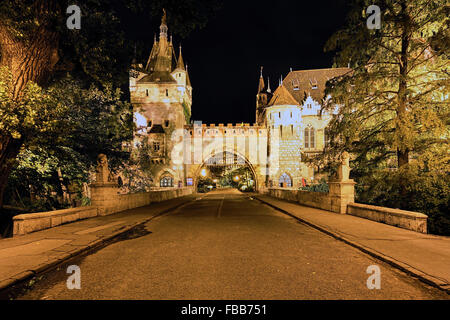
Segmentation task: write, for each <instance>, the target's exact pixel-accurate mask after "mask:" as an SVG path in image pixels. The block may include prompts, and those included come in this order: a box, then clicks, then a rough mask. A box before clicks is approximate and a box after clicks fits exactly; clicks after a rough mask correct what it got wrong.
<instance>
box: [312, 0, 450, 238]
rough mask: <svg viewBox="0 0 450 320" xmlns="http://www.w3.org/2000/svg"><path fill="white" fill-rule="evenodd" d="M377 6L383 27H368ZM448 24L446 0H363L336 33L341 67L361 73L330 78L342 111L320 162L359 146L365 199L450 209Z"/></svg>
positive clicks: (356, 166)
mask: <svg viewBox="0 0 450 320" xmlns="http://www.w3.org/2000/svg"><path fill="white" fill-rule="evenodd" d="M371 4H376V5H378V6H379V7H380V8H381V12H382V22H381V29H379V30H376V29H375V30H369V29H368V28H367V26H366V19H367V17H366V15H365V10H366V8H367V7H368V6H369V5H371ZM448 25H449V6H448V3H447V2H446V1H445V0H442V1H441V0H434V1H428V0H417V1H406V0H383V1H375V2H374V1H365V0H355V1H353V10H352V12H351V13H350V15H349V17H348V20H347V25H346V27H345V28H344V29H342V30H340V31H338V32H337V33H336V34H334V35H333V36H332V37H331V38H330V39H329V41H328V43H327V45H326V49H327V50H336V51H337V54H336V60H335V63H336V65H337V66H348V65H350V66H351V67H352V69H353V71H352V72H351V73H349V74H347V75H345V76H343V77H340V78H338V79H334V80H332V81H329V83H328V86H327V90H326V96H327V97H328V100H327V102H328V103H327V105H326V106H325V109H327V111H329V112H333V109H334V106H335V105H336V104H337V105H339V110H338V112H337V113H336V114H335V115H334V117H333V119H332V121H331V122H330V125H329V127H328V134H329V136H331V137H332V139H331V141H330V143H329V145H328V146H327V147H326V148H325V151H324V154H322V155H320V156H319V157H318V158H317V159H316V161H317V162H319V163H321V164H322V165H324V164H325V163H328V166H329V167H332V166H333V161H335V160H336V159H337V155H339V154H340V153H342V152H343V151H344V150H346V151H349V152H351V153H352V154H353V161H352V165H353V172H352V175H353V177H354V178H355V179H357V181H358V183H359V187H358V196H359V200H361V201H364V202H367V203H374V204H378V205H388V206H391V207H399V208H403V209H410V210H416V211H423V212H426V213H429V214H431V215H433V214H435V213H436V212H445V211H447V212H448V204H449V203H448V201H449V199H448V188H449V185H450V182H449V178H448V173H449V171H450V166H449V154H448V150H449V145H448V144H449V125H450V118H449V115H450V108H449V94H448V93H449V44H450V38H449V30H448ZM445 191H447V196H446V195H445ZM419 198H422V199H421V200H419ZM442 210H445V211H442ZM433 212H434V213H433ZM432 219H433V217H432ZM449 226H450V225H449ZM448 231H450V228H448ZM439 232H441V231H439Z"/></svg>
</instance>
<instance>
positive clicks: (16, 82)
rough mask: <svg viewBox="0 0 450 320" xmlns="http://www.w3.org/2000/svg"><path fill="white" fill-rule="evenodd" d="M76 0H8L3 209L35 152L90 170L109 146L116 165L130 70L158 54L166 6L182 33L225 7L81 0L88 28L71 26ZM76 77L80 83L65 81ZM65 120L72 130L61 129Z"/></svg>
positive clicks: (3, 25)
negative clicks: (11, 184)
mask: <svg viewBox="0 0 450 320" xmlns="http://www.w3.org/2000/svg"><path fill="white" fill-rule="evenodd" d="M72 4H73V2H72V1H65V0H64V1H59V0H16V1H0V68H1V73H2V74H1V80H0V81H1V90H2V91H1V92H0V98H1V101H0V107H1V110H0V113H1V115H2V117H0V207H1V206H2V204H3V193H4V190H5V187H6V185H7V180H8V177H9V175H10V174H11V171H12V170H13V168H16V170H19V168H24V167H23V166H22V164H25V163H22V164H17V162H16V159H22V160H23V161H25V159H28V160H29V159H35V161H37V162H36V163H41V164H43V165H44V166H45V167H47V164H46V163H45V159H43V158H42V157H41V155H43V154H45V153H46V152H48V155H49V157H50V158H48V161H49V164H50V163H51V162H52V161H51V160H50V159H51V157H52V156H54V157H55V158H56V159H58V165H57V167H61V166H62V163H63V162H64V163H66V164H67V163H68V162H67V160H68V159H72V162H71V167H72V168H78V169H79V170H84V169H85V168H87V167H89V166H90V164H91V163H92V161H93V159H94V157H93V153H95V154H98V153H100V152H103V153H105V154H110V155H111V156H112V158H111V160H112V162H110V163H112V165H113V166H114V165H115V164H114V163H115V162H117V161H118V159H120V157H117V161H116V160H115V159H116V157H115V156H117V155H118V154H119V152H118V151H117V150H118V149H117V148H116V143H117V140H116V139H117V138H119V137H120V138H124V137H123V136H124V135H125V136H126V135H128V136H129V134H128V133H127V134H124V132H123V130H124V128H123V126H127V130H128V129H129V128H130V125H129V124H126V125H125V123H124V121H125V119H123V118H121V117H122V116H124V117H128V115H125V114H121V112H125V111H124V107H125V104H123V103H122V102H120V101H121V100H128V96H129V93H128V71H129V67H130V65H131V63H132V60H133V58H134V57H136V58H138V59H139V60H141V59H143V58H144V56H146V55H148V52H150V46H151V44H152V43H153V34H152V33H149V32H148V30H155V28H157V26H158V25H159V23H160V17H161V13H162V8H165V9H166V10H167V12H168V17H167V18H168V23H169V24H170V26H171V32H173V33H174V34H177V35H180V36H183V37H184V36H186V35H187V34H188V33H189V32H191V31H192V30H194V29H196V28H199V27H202V26H204V25H205V23H206V21H207V19H208V18H209V17H210V16H211V15H212V14H213V13H214V12H215V11H216V10H217V9H218V8H219V4H218V2H217V1H202V0H189V1H184V2H181V3H180V2H179V1H173V0H158V1H144V0H133V1H129V0H118V1H109V0H108V1H107V0H85V1H81V2H80V3H78V4H77V5H79V6H80V8H81V29H80V30H69V29H68V28H67V27H66V19H67V18H68V16H69V15H68V14H66V8H67V7H68V6H69V5H72ZM68 74H69V75H70V76H71V78H72V79H76V83H69V82H67V79H70V78H68V77H67V75H68ZM118 88H120V89H122V95H120V94H119V93H118V91H116V89H118ZM128 107H129V106H128ZM104 108H110V111H106V110H105V109H104ZM119 110H120V111H119ZM76 112H79V113H76ZM82 112H84V113H82ZM108 112H111V114H110V117H109V116H108V115H107V113H108ZM75 113H76V114H75ZM119 114H120V116H119ZM77 121H79V122H77ZM96 121H98V122H97V123H96ZM63 126H66V127H65V128H66V129H67V130H64V131H58V130H59V129H60V128H62V127H63ZM72 129H73V130H72ZM52 133H59V134H52ZM51 139H54V140H51ZM49 141H51V143H49ZM52 149H54V150H52ZM43 150H45V151H43ZM107 151H108V152H107ZM82 153H86V154H82ZM111 153H112V154H111ZM19 154H20V156H19ZM69 155H70V156H69ZM36 157H38V158H39V157H41V158H40V160H39V161H38V160H37V158H36ZM75 159H76V160H75ZM41 160H42V161H41ZM76 163H78V164H81V163H85V166H84V167H83V166H80V165H77V164H76ZM25 167H27V168H28V165H25ZM48 168H50V167H48ZM34 169H36V170H35V171H34V172H35V173H39V172H41V171H39V170H38V169H37V168H34ZM78 169H77V170H78ZM25 171H27V172H29V170H25ZM18 173H19V172H18V171H15V176H17V177H19V176H20V174H19V175H17V174H18ZM63 175H68V171H67V170H65V172H63ZM14 181H20V179H16V180H14Z"/></svg>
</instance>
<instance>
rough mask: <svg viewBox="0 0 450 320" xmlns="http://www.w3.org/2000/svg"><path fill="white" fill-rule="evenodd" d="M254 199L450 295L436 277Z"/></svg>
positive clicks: (449, 286)
mask: <svg viewBox="0 0 450 320" xmlns="http://www.w3.org/2000/svg"><path fill="white" fill-rule="evenodd" d="M254 198H255V199H257V200H258V201H260V202H262V203H264V204H266V205H268V206H269V207H272V208H274V209H276V210H277V211H280V212H282V213H284V214H286V215H288V216H290V217H292V218H294V219H296V220H298V221H300V222H302V223H304V224H306V225H307V226H310V227H312V228H314V229H316V230H319V231H320V232H322V233H325V234H327V235H329V236H331V237H333V238H335V239H337V240H339V241H342V242H344V243H346V244H348V245H350V246H352V247H354V248H356V249H358V250H360V251H362V252H364V253H366V254H368V255H370V256H372V257H374V258H376V259H378V260H381V261H383V262H385V263H387V264H389V265H391V266H393V267H394V268H396V269H399V270H400V271H403V272H405V273H406V274H408V275H410V276H413V277H415V278H417V279H419V280H420V281H422V282H424V283H426V284H428V285H431V286H433V287H435V288H438V289H440V290H442V291H444V292H446V293H447V294H450V284H449V283H447V282H444V281H442V280H440V279H438V278H436V277H433V276H431V275H429V274H426V273H424V272H422V271H420V270H417V269H416V268H414V267H411V266H410V265H407V264H406V263H403V262H401V261H398V260H395V259H394V258H393V257H390V256H387V255H385V254H383V253H381V252H378V251H376V250H374V249H372V248H369V247H366V246H364V245H362V244H359V243H357V242H355V241H353V240H350V239H348V238H346V237H344V236H342V235H340V234H339V233H337V232H333V231H331V230H329V229H327V228H326V227H323V226H320V225H318V224H315V223H312V222H310V221H307V220H304V219H303V218H300V217H298V216H296V215H294V214H292V213H290V212H288V211H286V210H284V209H282V208H279V207H277V206H276V205H274V204H271V203H269V202H267V201H264V200H263V199H260V198H259V197H258V196H254Z"/></svg>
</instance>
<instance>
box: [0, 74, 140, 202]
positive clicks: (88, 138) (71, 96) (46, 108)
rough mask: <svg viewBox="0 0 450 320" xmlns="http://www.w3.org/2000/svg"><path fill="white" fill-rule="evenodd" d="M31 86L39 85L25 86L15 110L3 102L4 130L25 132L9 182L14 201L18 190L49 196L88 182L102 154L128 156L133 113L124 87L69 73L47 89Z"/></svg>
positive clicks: (113, 159)
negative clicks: (85, 83)
mask: <svg viewBox="0 0 450 320" xmlns="http://www.w3.org/2000/svg"><path fill="white" fill-rule="evenodd" d="M0 79H1V78H0ZM2 83H3V86H2ZM6 83H7V82H6ZM4 86H5V82H1V81H0V92H7V90H2V88H3V87H4ZM28 87H34V90H26V94H25V95H24V98H22V99H21V102H22V105H20V106H16V107H15V108H13V109H10V108H4V107H3V105H2V104H0V116H1V117H2V118H3V119H4V120H5V122H4V123H5V124H8V126H3V127H2V130H3V132H7V133H8V134H10V135H11V136H13V137H15V136H17V135H21V136H26V139H24V143H23V146H22V148H21V151H20V153H19V155H18V157H17V161H16V165H15V166H14V167H13V169H12V174H11V178H10V181H9V183H8V187H9V188H7V194H8V196H9V197H8V198H9V199H10V200H11V198H12V196H16V195H18V197H20V198H22V199H23V198H32V197H31V195H33V196H35V197H39V198H40V199H42V200H44V199H45V198H50V197H48V195H49V194H50V193H51V192H52V191H59V192H58V193H62V189H68V188H69V186H71V185H73V184H76V183H78V184H82V183H83V182H88V181H89V172H90V169H91V168H93V167H94V166H95V163H96V158H97V155H98V154H99V153H104V154H106V155H107V156H108V158H109V159H110V161H109V162H110V163H111V165H112V167H118V166H119V165H120V164H121V163H122V162H123V161H124V160H126V159H128V153H127V152H125V151H124V150H123V148H122V143H123V141H127V140H129V139H130V138H131V136H132V127H131V126H130V124H131V123H132V121H131V119H132V112H131V108H130V104H129V103H127V102H123V101H121V94H120V90H119V89H116V90H112V89H111V88H109V87H107V88H105V89H104V90H99V89H97V88H95V87H93V86H92V87H90V88H87V89H85V88H83V87H82V84H81V82H80V81H75V80H73V79H72V78H70V77H68V78H66V79H63V80H60V81H58V82H57V83H55V84H53V85H52V86H50V87H49V88H47V89H42V88H40V87H38V86H37V85H35V86H31V85H29V86H28ZM28 97H29V98H28ZM0 98H1V99H0V101H1V102H2V103H5V104H6V106H11V105H12V103H11V101H8V100H7V99H6V98H4V97H1V96H0ZM25 98H27V99H25ZM25 102H26V103H25ZM8 111H12V112H10V113H8ZM34 113H36V115H35V114H34ZM30 186H31V187H30ZM30 189H31V190H30ZM8 191H9V192H8ZM11 195H12V196H11ZM42 202H45V201H42ZM49 209H50V208H49Z"/></svg>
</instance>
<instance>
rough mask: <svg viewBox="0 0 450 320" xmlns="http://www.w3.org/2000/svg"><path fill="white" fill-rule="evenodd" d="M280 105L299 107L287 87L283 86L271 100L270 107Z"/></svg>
mask: <svg viewBox="0 0 450 320" xmlns="http://www.w3.org/2000/svg"><path fill="white" fill-rule="evenodd" d="M280 105H298V102H297V100H295V99H294V97H293V96H292V95H291V94H290V93H289V91H288V90H287V89H286V87H285V86H283V85H282V84H281V85H280V86H279V87H278V88H277V90H275V92H274V93H273V97H272V99H270V102H269V106H280Z"/></svg>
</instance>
